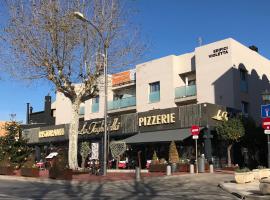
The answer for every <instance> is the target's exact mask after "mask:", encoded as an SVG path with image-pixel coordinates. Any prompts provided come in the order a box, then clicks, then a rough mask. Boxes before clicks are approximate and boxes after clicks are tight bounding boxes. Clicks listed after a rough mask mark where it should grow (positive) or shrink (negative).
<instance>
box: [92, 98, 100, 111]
mask: <svg viewBox="0 0 270 200" xmlns="http://www.w3.org/2000/svg"><path fill="white" fill-rule="evenodd" d="M96 112H99V96H96V97H95V98H93V99H92V113H96Z"/></svg>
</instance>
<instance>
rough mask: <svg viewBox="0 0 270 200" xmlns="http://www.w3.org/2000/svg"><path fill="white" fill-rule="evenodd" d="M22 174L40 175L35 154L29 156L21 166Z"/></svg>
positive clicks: (27, 175) (29, 175)
mask: <svg viewBox="0 0 270 200" xmlns="http://www.w3.org/2000/svg"><path fill="white" fill-rule="evenodd" d="M21 176H26V177H39V168H38V167H37V166H36V163H35V155H34V154H31V155H30V156H28V158H27V161H26V162H25V163H24V164H23V166H22V167H21Z"/></svg>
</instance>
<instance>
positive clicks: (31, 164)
mask: <svg viewBox="0 0 270 200" xmlns="http://www.w3.org/2000/svg"><path fill="white" fill-rule="evenodd" d="M23 167H24V168H37V166H36V162H35V155H34V154H30V155H29V156H28V158H27V161H26V162H25V163H24V164H23Z"/></svg>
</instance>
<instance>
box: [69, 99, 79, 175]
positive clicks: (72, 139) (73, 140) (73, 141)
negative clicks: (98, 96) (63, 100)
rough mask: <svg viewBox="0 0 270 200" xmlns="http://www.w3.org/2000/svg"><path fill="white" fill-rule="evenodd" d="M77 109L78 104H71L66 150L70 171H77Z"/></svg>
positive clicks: (76, 102) (77, 102)
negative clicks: (67, 146)
mask: <svg viewBox="0 0 270 200" xmlns="http://www.w3.org/2000/svg"><path fill="white" fill-rule="evenodd" d="M79 108H80V102H79V101H75V102H72V108H71V109H72V110H71V112H72V113H71V122H70V127H69V148H68V164H69V168H70V169H73V170H75V169H78V159H77V152H78V130H79Z"/></svg>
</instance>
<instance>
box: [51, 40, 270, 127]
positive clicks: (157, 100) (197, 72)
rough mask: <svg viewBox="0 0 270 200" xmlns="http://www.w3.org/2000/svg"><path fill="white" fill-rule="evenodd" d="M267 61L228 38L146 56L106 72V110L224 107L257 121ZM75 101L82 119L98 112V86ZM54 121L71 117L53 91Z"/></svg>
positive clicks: (100, 106)
mask: <svg viewBox="0 0 270 200" xmlns="http://www.w3.org/2000/svg"><path fill="white" fill-rule="evenodd" d="M269 69H270V61H269V60H268V59H267V58H265V57H263V56H261V55H260V54H259V53H258V52H256V51H254V50H252V49H250V48H248V47H246V46H244V45H242V44H240V43H239V42H237V41H236V40H234V39H232V38H228V39H225V40H221V41H217V42H214V43H211V44H207V45H203V46H200V47H197V48H195V51H194V52H191V53H187V54H183V55H179V56H175V55H170V56H166V57H163V58H159V59H155V60H151V61H148V62H145V63H142V64H138V65H137V66H136V68H134V69H132V70H128V71H125V72H121V73H118V74H113V75H110V76H109V84H108V114H109V115H116V114H125V113H135V112H137V113H140V112H146V111H150V110H156V109H166V108H173V107H177V106H181V105H188V104H201V103H211V104H217V105H222V106H226V107H230V108H233V109H236V110H240V111H242V112H243V113H244V114H245V115H249V116H251V117H252V118H253V119H255V120H256V121H257V122H259V121H260V105H261V104H262V100H261V93H262V92H263V91H264V90H265V89H267V88H268V89H269V88H270V87H269V79H270V70H269ZM102 85H103V84H102V81H101V84H100V94H99V96H98V97H97V98H95V99H90V100H87V101H86V102H85V103H84V104H82V105H81V108H82V109H81V116H82V117H83V118H84V120H90V119H95V118H103V117H104V88H103V87H102ZM54 104H55V108H56V111H55V117H56V125H58V124H67V123H70V120H71V117H70V116H71V109H70V108H71V103H70V101H69V100H68V99H67V98H66V97H65V96H63V95H62V94H59V93H58V94H57V95H56V101H55V102H54Z"/></svg>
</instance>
